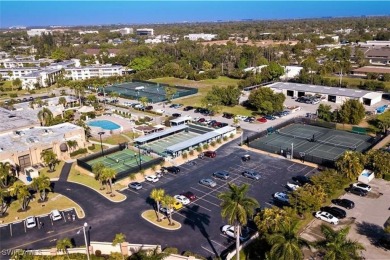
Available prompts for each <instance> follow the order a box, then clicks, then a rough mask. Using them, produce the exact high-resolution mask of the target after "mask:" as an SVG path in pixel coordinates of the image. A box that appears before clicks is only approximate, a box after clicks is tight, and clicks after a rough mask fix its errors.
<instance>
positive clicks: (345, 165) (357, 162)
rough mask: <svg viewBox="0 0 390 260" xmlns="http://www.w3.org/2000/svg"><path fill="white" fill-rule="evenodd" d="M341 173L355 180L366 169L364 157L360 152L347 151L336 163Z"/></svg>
mask: <svg viewBox="0 0 390 260" xmlns="http://www.w3.org/2000/svg"><path fill="white" fill-rule="evenodd" d="M336 167H337V169H338V171H339V172H341V173H342V174H344V175H345V176H346V177H347V178H349V179H350V180H354V179H355V178H356V177H358V176H359V174H360V173H361V172H362V171H363V169H364V157H363V155H362V154H361V153H359V152H353V151H346V152H345V153H344V154H343V155H342V156H341V157H340V158H339V159H338V160H337V162H336Z"/></svg>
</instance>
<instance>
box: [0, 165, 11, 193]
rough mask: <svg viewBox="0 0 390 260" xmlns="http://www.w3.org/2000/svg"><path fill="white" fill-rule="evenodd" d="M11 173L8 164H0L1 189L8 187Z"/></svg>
mask: <svg viewBox="0 0 390 260" xmlns="http://www.w3.org/2000/svg"><path fill="white" fill-rule="evenodd" d="M10 172H11V164H10V163H9V162H0V184H1V186H2V187H7V186H8V178H9V176H10Z"/></svg>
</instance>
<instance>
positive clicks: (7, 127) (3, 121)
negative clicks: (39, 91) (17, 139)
mask: <svg viewBox="0 0 390 260" xmlns="http://www.w3.org/2000/svg"><path fill="white" fill-rule="evenodd" d="M59 98H60V97H54V98H47V99H44V100H43V101H47V102H48V104H49V105H48V106H47V107H48V108H49V109H50V111H52V112H53V114H54V115H57V114H59V113H61V111H60V110H61V109H60V108H59V107H57V104H58V100H59ZM65 98H66V100H67V101H68V102H72V101H76V99H75V98H73V97H71V96H65ZM14 107H15V109H16V110H8V109H5V108H2V107H0V133H3V132H7V131H12V130H18V129H20V128H23V127H30V126H39V125H40V122H39V120H38V113H39V111H40V109H37V108H36V109H32V108H30V102H22V103H18V104H15V105H14Z"/></svg>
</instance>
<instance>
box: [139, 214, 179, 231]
mask: <svg viewBox="0 0 390 260" xmlns="http://www.w3.org/2000/svg"><path fill="white" fill-rule="evenodd" d="M141 216H142V217H143V218H144V219H146V220H147V221H148V222H150V223H152V224H153V225H155V226H158V227H160V228H163V229H168V230H178V229H180V228H181V224H180V223H179V222H177V221H175V220H172V224H173V225H169V220H168V218H167V217H166V216H165V215H163V214H161V213H160V217H161V221H160V222H159V221H157V215H156V211H154V210H152V209H150V210H146V211H144V212H143V213H142V214H141Z"/></svg>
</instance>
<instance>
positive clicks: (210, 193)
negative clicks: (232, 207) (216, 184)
mask: <svg viewBox="0 0 390 260" xmlns="http://www.w3.org/2000/svg"><path fill="white" fill-rule="evenodd" d="M191 189H194V190H196V191H199V192H202V193H203V194H205V195H208V196H211V197H214V198H216V199H219V198H218V197H217V196H215V195H213V194H212V192H214V190H211V191H210V192H206V191H202V190H198V189H197V188H194V187H191ZM200 199H201V198H200Z"/></svg>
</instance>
